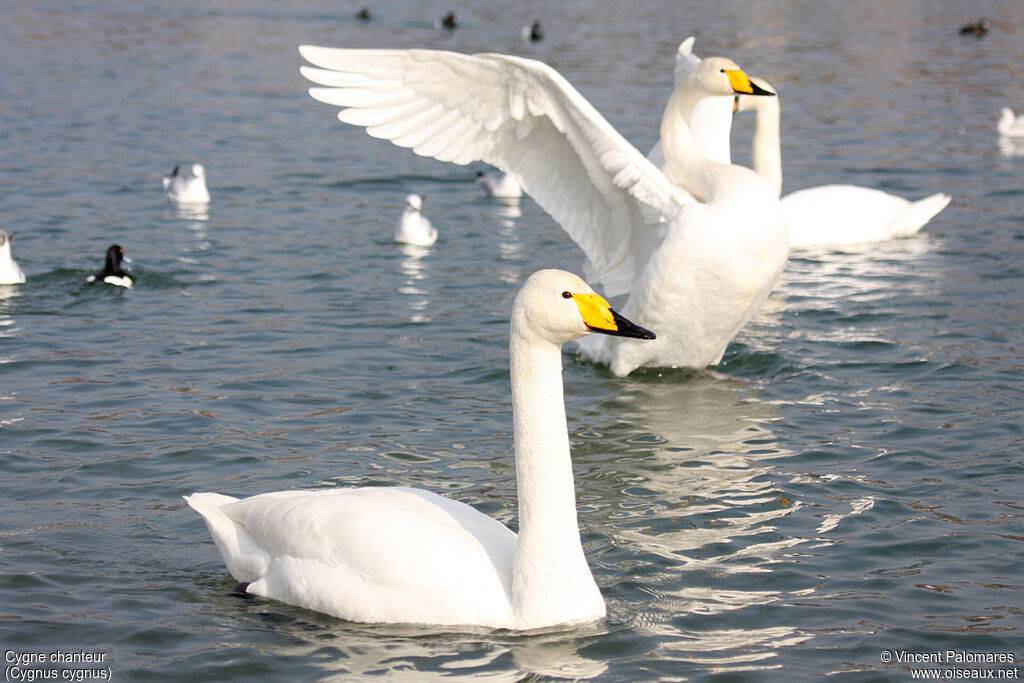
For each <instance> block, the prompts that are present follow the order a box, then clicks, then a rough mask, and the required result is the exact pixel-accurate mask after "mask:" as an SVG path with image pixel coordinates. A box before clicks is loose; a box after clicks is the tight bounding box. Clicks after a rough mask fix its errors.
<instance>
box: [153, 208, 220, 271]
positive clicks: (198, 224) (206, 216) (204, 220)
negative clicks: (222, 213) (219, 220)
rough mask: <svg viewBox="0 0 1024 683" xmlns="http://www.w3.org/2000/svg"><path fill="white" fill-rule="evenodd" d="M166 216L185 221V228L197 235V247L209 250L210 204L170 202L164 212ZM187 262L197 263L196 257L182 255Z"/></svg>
mask: <svg viewBox="0 0 1024 683" xmlns="http://www.w3.org/2000/svg"><path fill="white" fill-rule="evenodd" d="M164 216H165V218H167V219H169V220H180V221H185V229H186V230H188V231H189V232H190V233H191V234H192V235H194V236H195V240H196V242H195V245H194V246H195V249H196V250H197V251H207V250H209V249H210V247H211V244H210V239H209V235H208V233H207V229H208V227H209V226H208V222H209V220H210V207H209V205H208V204H169V205H168V207H167V210H166V211H165V212H164ZM181 260H183V261H185V262H187V263H196V262H197V261H196V260H195V259H190V258H187V257H182V259H181Z"/></svg>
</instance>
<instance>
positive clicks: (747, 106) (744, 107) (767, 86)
mask: <svg viewBox="0 0 1024 683" xmlns="http://www.w3.org/2000/svg"><path fill="white" fill-rule="evenodd" d="M750 82H751V84H752V85H755V86H757V87H758V88H760V89H761V90H764V91H765V92H767V93H769V94H771V95H775V96H776V98H777V97H778V93H776V92H775V88H773V87H772V84H771V83H769V82H768V81H766V80H764V79H763V78H758V77H757V76H751V77H750ZM771 104H775V105H778V99H770V98H767V97H754V96H751V95H736V96H735V98H734V100H733V107H732V111H733V113H734V114H736V113H739V112H741V111H753V112H756V111H760V110H761V109H764V108H765V107H767V106H769V105H771Z"/></svg>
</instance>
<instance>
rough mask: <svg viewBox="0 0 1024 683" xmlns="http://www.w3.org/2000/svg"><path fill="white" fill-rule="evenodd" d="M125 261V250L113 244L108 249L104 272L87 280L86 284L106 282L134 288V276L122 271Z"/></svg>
mask: <svg viewBox="0 0 1024 683" xmlns="http://www.w3.org/2000/svg"><path fill="white" fill-rule="evenodd" d="M123 260H124V249H122V248H121V247H120V245H117V244H112V245H110V247H109V248H108V249H107V259H106V262H105V263H104V264H103V270H101V271H99V272H97V273H96V274H94V275H90V276H89V277H87V278H86V282H106V283H107V284H108V285H116V286H117V287H127V288H128V289H131V288H132V284H133V281H132V276H131V275H129V274H128V273H126V272H124V270H122V269H121V262H122V261H123Z"/></svg>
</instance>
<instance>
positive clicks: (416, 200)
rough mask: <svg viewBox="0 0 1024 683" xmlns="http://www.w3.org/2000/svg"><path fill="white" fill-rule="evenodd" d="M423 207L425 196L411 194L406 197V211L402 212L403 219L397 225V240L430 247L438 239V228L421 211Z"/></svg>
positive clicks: (416, 245)
mask: <svg viewBox="0 0 1024 683" xmlns="http://www.w3.org/2000/svg"><path fill="white" fill-rule="evenodd" d="M422 208H423V197H421V196H419V195H418V194H411V195H409V196H407V197H406V198H405V211H403V212H402V219H401V220H400V221H398V225H397V226H396V227H395V241H396V242H398V243H399V244H411V245H413V246H415V247H429V246H431V245H432V244H434V242H436V241H437V230H435V229H434V226H432V225H431V224H430V221H429V220H427V218H426V217H425V216H424V215H423V214H422V213H420V210H421V209H422Z"/></svg>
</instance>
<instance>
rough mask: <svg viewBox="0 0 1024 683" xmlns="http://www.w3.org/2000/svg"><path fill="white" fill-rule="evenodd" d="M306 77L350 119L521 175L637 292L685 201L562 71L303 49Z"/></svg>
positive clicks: (622, 288) (599, 261)
mask: <svg viewBox="0 0 1024 683" xmlns="http://www.w3.org/2000/svg"><path fill="white" fill-rule="evenodd" d="M299 49H300V52H301V53H302V56H303V57H305V58H306V60H307V61H309V62H310V63H311V64H314V65H316V66H317V67H320V68H314V67H310V66H304V67H302V74H303V75H304V76H305V77H306V78H308V79H309V80H311V81H313V82H315V83H318V84H320V85H321V86H325V87H317V88H311V89H310V95H312V96H313V97H314V98H315V99H317V100H319V101H321V102H325V103H327V104H332V105H335V106H339V107H343V109H342V110H341V111H340V112H339V114H338V118H339V119H340V120H341V121H343V122H345V123H349V124H352V125H357V126H364V127H366V130H367V133H369V134H370V135H372V136H374V137H379V138H383V139H386V140H390V141H391V142H393V143H394V144H396V145H398V146H400V147H407V148H409V149H412V150H413V151H414V152H416V153H417V154H420V155H422V156H428V157H433V158H435V159H438V160H441V161H449V162H453V163H457V164H468V163H471V162H474V161H483V162H486V163H488V164H490V165H492V166H495V167H497V168H499V169H501V170H502V171H504V172H505V173H507V174H509V175H510V176H512V177H513V178H514V179H515V180H516V181H517V182H518V183H519V184H520V185H521V186H522V187H523V189H524V190H525V191H526V192H528V193H529V194H530V196H532V197H533V198H534V199H535V200H536V201H537V203H538V204H539V205H540V206H541V207H542V208H543V209H544V210H545V211H547V212H548V213H549V214H551V216H552V217H553V218H554V219H555V220H556V221H558V223H559V224H560V225H561V226H562V227H563V228H564V229H565V230H566V232H568V234H569V236H570V237H572V239H573V240H574V241H575V242H576V243H577V244H578V245H579V246H580V248H581V249H582V250H583V252H584V254H585V255H586V257H587V266H586V270H587V276H588V278H592V279H594V280H597V281H599V282H601V283H602V284H603V285H604V288H605V292H606V293H607V294H608V295H609V296H613V295H617V294H624V293H628V292H629V290H630V288H631V287H632V286H633V284H634V283H636V282H637V281H638V280H639V279H640V274H641V273H642V271H643V268H644V266H645V265H646V264H647V262H648V260H649V259H650V256H651V254H652V253H653V251H654V250H655V249H657V247H658V245H659V244H660V243H661V239H662V237H663V234H662V231H661V229H662V228H663V226H664V224H665V223H666V222H667V221H670V220H671V219H672V217H673V216H674V215H675V214H676V212H677V211H678V208H679V206H680V203H685V202H686V201H687V200H686V199H685V195H682V194H680V193H679V192H678V190H677V188H674V187H673V186H672V185H671V183H670V182H669V181H668V180H667V179H666V178H665V176H664V175H663V174H662V173H661V172H660V171H659V170H658V169H657V168H656V167H655V166H654V165H653V164H651V163H650V162H649V161H648V160H647V159H645V158H644V156H643V155H642V154H641V153H640V152H639V151H638V150H637V149H636V148H635V147H633V146H632V145H631V144H630V143H629V142H627V141H626V140H625V139H624V138H623V137H622V136H621V135H620V134H619V133H618V132H617V131H616V130H615V129H614V128H613V127H612V126H611V125H610V124H609V123H608V122H607V121H606V120H605V119H604V118H603V117H602V116H601V115H600V114H599V113H598V112H597V110H595V109H594V107H593V106H592V105H591V104H590V103H589V102H587V100H586V99H584V98H583V96H582V95H580V94H579V92H577V91H576V90H575V89H574V88H573V87H572V86H571V85H570V84H569V83H568V82H567V81H566V80H565V79H564V78H563V77H562V76H561V75H560V74H559V73H558V72H556V71H555V70H554V69H552V68H551V67H549V66H547V65H546V64H544V63H542V62H538V61H535V60H530V59H523V58H519V57H513V56H509V55H498V54H478V55H463V54H458V53H453V52H445V51H438V50H349V49H338V48H324V47H314V46H308V45H307V46H302V47H301V48H299Z"/></svg>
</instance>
